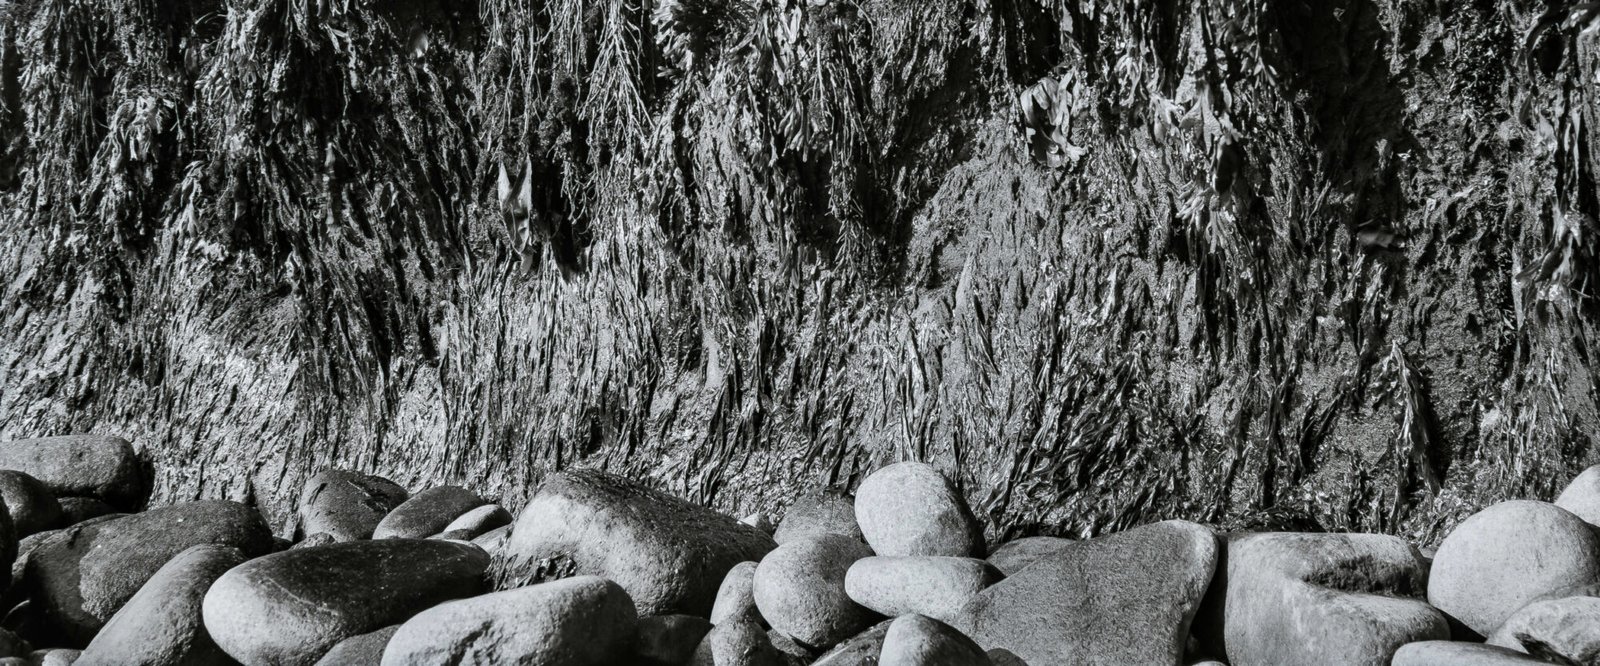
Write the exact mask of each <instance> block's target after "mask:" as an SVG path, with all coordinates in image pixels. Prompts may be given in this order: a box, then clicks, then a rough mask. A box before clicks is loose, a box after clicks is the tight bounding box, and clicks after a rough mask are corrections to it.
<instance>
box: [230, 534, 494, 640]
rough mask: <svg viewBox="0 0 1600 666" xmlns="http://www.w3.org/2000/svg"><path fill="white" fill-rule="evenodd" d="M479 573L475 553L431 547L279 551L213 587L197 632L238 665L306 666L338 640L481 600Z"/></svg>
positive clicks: (480, 560) (348, 545) (460, 547)
mask: <svg viewBox="0 0 1600 666" xmlns="http://www.w3.org/2000/svg"><path fill="white" fill-rule="evenodd" d="M488 566H489V556H488V554H486V553H484V552H483V549H481V548H478V547H477V546H473V545H470V544H459V543H454V542H450V541H437V540H431V539H384V540H381V541H350V542H344V543H335V544H332V545H328V546H320V547H316V548H300V549H295V550H286V551H283V552H281V553H273V554H271V555H267V556H264V557H259V558H256V559H254V560H251V561H249V562H246V563H244V564H242V565H239V566H237V567H234V568H233V569H231V570H229V571H228V572H227V573H225V574H223V575H222V577H221V578H219V579H217V582H216V583H215V584H213V585H212V586H211V590H210V591H209V592H207V593H206V597H205V602H204V604H203V606H202V608H203V614H204V617H205V625H206V630H207V631H209V632H210V633H211V638H212V639H213V640H215V641H216V643H217V645H218V646H220V647H221V648H222V650H223V651H224V652H226V653H228V655H229V656H232V657H233V658H234V659H237V660H239V661H240V662H242V663H245V664H288V665H294V664H313V663H315V662H316V661H317V660H318V659H319V658H321V657H322V655H323V653H325V652H327V651H328V650H329V649H330V648H332V647H333V646H334V645H336V644H338V643H339V642H340V641H343V640H345V639H347V638H350V637H352V636H356V635H360V634H365V633H368V632H372V631H376V630H378V629H382V628H383V627H386V626H389V625H392V624H396V623H399V622H403V621H405V620H407V619H409V618H410V617H411V616H412V615H415V614H417V613H419V612H421V611H423V610H426V609H428V608H431V607H433V606H435V605H438V604H441V603H443V602H446V601H450V600H452V599H460V598H464V597H470V596H473V595H476V594H478V593H480V592H482V590H483V588H484V572H485V570H486V569H487V568H488Z"/></svg>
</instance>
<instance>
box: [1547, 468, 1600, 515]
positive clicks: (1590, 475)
mask: <svg viewBox="0 0 1600 666" xmlns="http://www.w3.org/2000/svg"><path fill="white" fill-rule="evenodd" d="M1555 504H1556V506H1559V507H1561V508H1563V509H1566V510H1568V511H1571V512H1572V515H1575V516H1577V517H1578V518H1580V519H1582V520H1583V521H1584V522H1586V523H1589V524H1590V525H1600V465H1595V466H1593V467H1590V468H1588V469H1586V470H1583V472H1582V473H1580V474H1578V476H1577V477H1576V478H1574V479H1572V482H1571V483H1568V484H1567V487H1566V488H1565V489H1563V490H1562V491H1561V494H1560V495H1557V496H1556V502H1555Z"/></svg>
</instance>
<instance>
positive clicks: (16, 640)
mask: <svg viewBox="0 0 1600 666" xmlns="http://www.w3.org/2000/svg"><path fill="white" fill-rule="evenodd" d="M32 651H33V648H32V647H31V646H29V645H28V641H25V640H23V639H22V637H21V636H18V635H16V634H15V633H13V632H11V631H10V630H7V629H0V657H26V656H28V653H30V652H32Z"/></svg>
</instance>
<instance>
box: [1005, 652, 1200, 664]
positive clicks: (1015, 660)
mask: <svg viewBox="0 0 1600 666" xmlns="http://www.w3.org/2000/svg"><path fill="white" fill-rule="evenodd" d="M985 656H987V657H989V662H990V663H992V664H994V666H1028V662H1026V661H1023V660H1022V657H1018V656H1017V655H1016V654H1015V653H1013V652H1012V651H1010V650H1006V649H1002V648H995V649H993V650H990V651H988V652H986V653H985ZM1204 663H1205V662H1201V664H1204ZM1196 666H1200V664H1197V665H1196ZM1207 666H1209V665H1207ZM1216 666H1226V665H1224V664H1218V665H1216Z"/></svg>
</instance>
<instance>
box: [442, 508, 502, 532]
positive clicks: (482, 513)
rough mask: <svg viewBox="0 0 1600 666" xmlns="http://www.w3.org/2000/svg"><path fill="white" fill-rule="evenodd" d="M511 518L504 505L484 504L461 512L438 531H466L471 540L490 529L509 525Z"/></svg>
mask: <svg viewBox="0 0 1600 666" xmlns="http://www.w3.org/2000/svg"><path fill="white" fill-rule="evenodd" d="M511 520H512V518H511V512H509V511H506V510H505V508H504V507H502V506H500V505H499V504H485V505H483V506H480V507H478V508H476V509H473V510H471V511H468V512H466V513H463V514H461V515H460V516H458V517H457V518H456V519H455V520H452V521H450V524H449V525H445V526H444V529H443V530H440V532H441V533H450V532H466V533H467V534H468V536H467V539H468V540H471V539H476V538H478V537H480V536H483V535H484V534H486V533H488V532H489V531H490V530H494V529H499V528H501V527H509V526H510V525H511ZM508 531H509V530H508Z"/></svg>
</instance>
